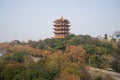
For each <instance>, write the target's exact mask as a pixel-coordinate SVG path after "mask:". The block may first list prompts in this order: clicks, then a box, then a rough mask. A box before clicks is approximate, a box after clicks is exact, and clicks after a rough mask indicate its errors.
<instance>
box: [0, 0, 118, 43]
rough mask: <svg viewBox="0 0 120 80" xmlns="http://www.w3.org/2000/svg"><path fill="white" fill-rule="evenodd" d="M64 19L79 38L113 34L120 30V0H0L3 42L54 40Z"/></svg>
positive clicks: (0, 34) (1, 38)
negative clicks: (59, 21)
mask: <svg viewBox="0 0 120 80" xmlns="http://www.w3.org/2000/svg"><path fill="white" fill-rule="evenodd" d="M61 16H64V17H65V18H66V19H68V20H70V22H71V27H70V28H71V30H70V32H71V33H74V34H76V35H78V34H83V35H85V34H89V35H91V36H98V35H104V34H105V33H107V34H109V35H111V34H112V33H113V32H114V31H120V0H0V42H4V41H12V40H15V39H17V40H20V41H22V40H29V39H31V40H39V39H45V38H51V37H53V36H54V34H53V21H54V20H55V19H57V18H60V17H61Z"/></svg>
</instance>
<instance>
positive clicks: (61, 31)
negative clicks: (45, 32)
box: [54, 16, 70, 38]
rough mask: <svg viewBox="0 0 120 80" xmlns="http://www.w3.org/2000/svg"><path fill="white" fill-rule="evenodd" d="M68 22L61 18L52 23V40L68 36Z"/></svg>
mask: <svg viewBox="0 0 120 80" xmlns="http://www.w3.org/2000/svg"><path fill="white" fill-rule="evenodd" d="M69 24H70V21H69V20H67V19H65V18H64V17H63V16H62V17H61V18H59V19H56V20H55V21H54V34H55V36H54V38H65V36H67V35H68V34H69V30H70V29H69V27H70V25H69Z"/></svg>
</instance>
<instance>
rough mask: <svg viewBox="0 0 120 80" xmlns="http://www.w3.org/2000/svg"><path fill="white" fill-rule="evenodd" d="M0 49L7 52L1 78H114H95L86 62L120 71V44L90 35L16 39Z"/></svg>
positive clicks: (0, 60) (100, 79) (102, 79)
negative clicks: (25, 40)
mask: <svg viewBox="0 0 120 80" xmlns="http://www.w3.org/2000/svg"><path fill="white" fill-rule="evenodd" d="M0 50H5V51H6V52H7V53H5V54H4V55H2V56H1V57H0V80H114V79H113V78H112V77H110V76H109V75H106V76H105V77H103V76H97V77H94V78H93V77H92V76H91V74H90V73H88V68H86V66H91V67H96V68H101V69H106V70H112V71H115V72H120V44H118V43H117V42H108V41H106V40H102V41H101V40H99V39H97V38H93V37H91V36H90V35H74V34H70V35H68V36H66V38H63V39H54V38H52V39H51V38H47V39H44V40H39V41H32V40H29V41H28V42H27V43H23V42H20V41H18V40H15V41H13V42H9V43H0ZM36 59H37V60H36ZM108 76H109V77H108ZM106 77H108V78H106ZM109 78H110V79H109Z"/></svg>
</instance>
